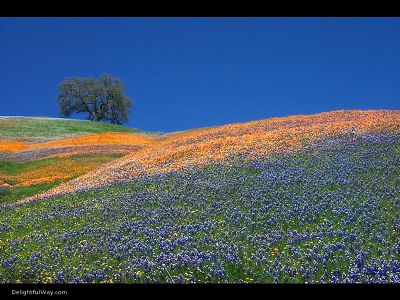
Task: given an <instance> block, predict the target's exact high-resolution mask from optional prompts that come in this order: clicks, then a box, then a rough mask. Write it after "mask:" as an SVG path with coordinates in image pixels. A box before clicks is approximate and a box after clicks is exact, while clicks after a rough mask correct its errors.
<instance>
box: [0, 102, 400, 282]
mask: <svg viewBox="0 0 400 300" xmlns="http://www.w3.org/2000/svg"><path fill="white" fill-rule="evenodd" d="M104 134H106V135H107V134H108V133H104ZM132 135H133V136H132V137H131V138H132V140H131V142H132V143H136V146H137V148H135V149H133V148H132V149H130V150H129V149H128V150H126V152H125V153H124V155H123V156H122V157H121V156H120V157H119V158H118V157H114V158H113V159H111V158H107V159H109V160H108V162H106V159H104V161H102V162H101V163H100V162H99V163H98V164H97V165H96V166H92V167H90V168H91V171H85V172H84V173H85V174H84V175H81V176H78V177H76V178H75V179H73V180H63V183H61V184H60V185H58V186H55V187H53V188H51V189H49V190H47V191H45V192H44V193H39V192H38V194H39V195H36V196H34V197H28V198H25V200H23V201H18V200H21V199H22V198H18V199H17V198H14V200H9V201H3V204H0V253H1V255H0V262H1V264H0V282H2V283H10V282H42V283H65V282H70V283H71V282H72V283H100V282H101V283H115V282H122V283H204V282H205V283H210V282H211V283H304V282H307V283H400V263H399V262H400V237H399V234H398V233H399V231H400V201H399V199H400V111H383V110H382V111H372V110H371V111H335V112H328V113H321V114H315V115H301V116H290V117H285V118H273V119H267V120H261V121H254V122H248V123H241V124H230V125H225V126H220V127H213V128H205V129H197V130H190V131H186V132H179V133H175V134H169V135H164V136H147V135H146V136H145V138H143V135H141V136H140V137H139V136H136V135H135V134H132ZM108 138H109V141H110V144H109V145H108V146H105V148H107V147H110V148H112V146H111V145H114V146H115V145H118V144H115V142H116V141H118V143H120V142H121V140H122V137H118V138H117V137H108ZM85 140H86V141H85ZM99 141H103V142H104V141H105V140H104V139H103V140H101V139H100V140H99ZM84 142H85V143H87V144H90V143H92V146H93V145H98V143H97V142H96V138H94V137H93V136H92V137H90V135H89V136H88V138H87V139H85V138H82V139H81V138H72V140H70V138H65V139H60V140H58V141H57V143H62V144H63V146H62V147H75V146H76V144H77V143H78V144H79V143H84ZM43 143H50V144H45V146H44V147H45V148H40V147H39V148H40V149H47V147H50V148H51V147H56V148H57V147H58V146H59V145H60V144H56V145H54V144H52V143H53V142H43ZM113 143H114V144H113ZM139 144H140V145H139ZM103 145H106V144H103ZM127 146H129V145H127ZM118 147H119V146H116V148H118ZM36 150H37V149H31V150H29V151H36ZM23 151H25V150H23ZM23 151H22V152H23ZM25 152H27V151H25ZM16 153H18V151H17V152H16ZM60 153H61V152H60ZM89 157H90V156H86V155H83V156H82V155H75V154H73V155H72V156H70V157H67V158H61V157H56V158H45V159H34V160H30V161H29V162H28V163H25V166H24V167H21V166H20V167H19V169H18V170H17V171H16V170H15V169H14V167H13V165H12V164H14V163H10V162H9V163H8V165H7V167H4V168H3V169H2V170H3V172H6V173H7V174H8V176H11V175H12V174H16V173H17V172H21V173H19V174H22V173H24V172H30V170H35V171H34V172H31V173H24V174H25V175H23V176H26V177H23V176H22V175H21V177H19V179H18V180H19V183H20V184H23V183H24V182H27V181H28V178H30V177H31V176H34V174H37V173H39V171H40V170H46V168H47V164H48V163H49V161H48V160H51V159H57V163H58V164H59V165H62V164H61V160H62V159H74V160H77V159H82V161H77V162H76V164H71V166H72V165H74V166H81V165H82V164H83V162H84V161H88V160H89ZM92 157H95V158H96V159H100V156H96V155H95V156H92ZM30 164H34V166H32V167H31V165H30ZM64 167H65V170H67V169H68V168H67V167H66V165H65V166H64ZM30 168H31V169H30ZM72 169H73V167H71V170H72ZM45 173H46V174H49V173H51V172H48V171H46V172H45ZM41 177H45V175H44V174H42V175H41Z"/></svg>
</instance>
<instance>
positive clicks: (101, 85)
mask: <svg viewBox="0 0 400 300" xmlns="http://www.w3.org/2000/svg"><path fill="white" fill-rule="evenodd" d="M58 88H59V94H58V102H59V105H60V114H61V115H62V116H64V117H69V116H71V114H73V113H88V114H89V115H88V119H89V120H92V121H96V122H99V121H102V120H104V121H109V122H110V123H112V124H120V125H121V124H123V123H127V122H128V117H129V111H130V108H131V106H132V100H131V99H129V98H128V97H126V96H125V94H124V87H123V85H122V82H121V81H120V80H119V79H116V78H113V77H111V76H109V75H103V76H101V77H100V78H98V79H94V78H79V77H73V78H67V79H65V80H64V81H63V82H61V83H60V85H59V86H58Z"/></svg>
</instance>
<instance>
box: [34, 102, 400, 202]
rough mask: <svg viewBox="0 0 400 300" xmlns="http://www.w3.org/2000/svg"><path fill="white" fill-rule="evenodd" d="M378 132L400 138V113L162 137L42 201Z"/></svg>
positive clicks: (346, 114) (324, 116)
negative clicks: (149, 176)
mask: <svg viewBox="0 0 400 300" xmlns="http://www.w3.org/2000/svg"><path fill="white" fill-rule="evenodd" d="M379 132H387V133H395V134H399V132H400V111H388V110H369V111H360V110H357V111H334V112H327V113H320V114H315V115H297V116H290V117H284V118H272V119H267V120H261V121H253V122H247V123H241V124H230V125H225V126H219V127H213V128H207V129H196V130H191V131H186V132H181V133H176V134H171V135H168V136H167V137H165V138H163V139H158V140H156V141H154V142H153V143H152V144H151V145H149V146H147V147H144V148H142V149H139V150H138V151H135V152H133V153H131V154H128V155H126V156H124V157H122V158H120V159H117V160H114V161H112V162H110V163H108V164H106V165H104V166H103V167H101V168H98V169H96V170H94V171H93V172H89V173H87V174H85V175H84V176H82V177H80V178H77V179H75V180H72V181H70V182H66V183H65V184H63V185H61V186H59V187H56V188H54V189H52V190H50V191H49V192H47V193H45V194H43V195H40V196H39V197H48V196H54V195H60V194H66V193H71V192H77V191H81V190H87V189H92V188H98V187H102V186H108V185H112V184H114V183H118V182H121V181H129V180H131V179H133V178H137V177H140V176H148V175H155V174H163V173H169V172H174V171H179V170H182V169H185V168H199V167H202V166H205V165H208V164H212V163H219V162H226V161H227V160H231V159H235V158H236V157H239V158H240V159H246V160H254V159H257V158H258V157H265V156H268V155H273V154H285V155H286V154H291V153H299V152H302V151H307V149H309V148H310V147H311V148H313V147H315V146H316V145H317V146H318V143H319V141H324V140H326V139H329V140H330V141H329V143H333V144H338V145H339V146H340V147H346V144H347V143H348V141H349V140H351V139H352V138H353V137H357V136H361V135H365V134H368V133H379ZM341 136H345V137H346V139H345V140H344V142H343V141H342V142H341ZM341 143H342V144H341ZM321 147H322V146H321ZM324 147H325V146H324Z"/></svg>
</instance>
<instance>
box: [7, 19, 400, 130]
mask: <svg viewBox="0 0 400 300" xmlns="http://www.w3.org/2000/svg"><path fill="white" fill-rule="evenodd" d="M0 70H1V72H0V81H1V89H0V115H23V116H51V117H57V116H58V106H57V101H56V98H57V85H58V83H59V82H61V81H62V80H63V79H64V78H66V77H71V76H80V77H89V76H90V77H98V76H99V75H102V74H111V75H113V76H115V77H118V78H120V79H121V80H122V81H123V82H124V85H125V90H126V94H127V95H128V96H129V97H131V98H132V99H133V100H134V105H133V108H132V112H131V115H130V121H129V123H128V126H130V127H136V128H141V129H145V130H156V131H165V132H169V131H178V130H185V129H190V128H197V127H208V126H215V125H222V124H227V123H236V122H245V121H250V120H258V119H265V118H269V117H275V116H287V115H292V114H310V113H318V112H322V111H331V110H337V109H400V18H0ZM82 118H85V116H82Z"/></svg>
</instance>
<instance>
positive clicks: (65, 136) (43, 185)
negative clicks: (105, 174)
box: [0, 117, 158, 203]
mask: <svg viewBox="0 0 400 300" xmlns="http://www.w3.org/2000/svg"><path fill="white" fill-rule="evenodd" d="M157 136H158V135H157V134H154V133H145V132H143V131H140V130H136V129H131V128H126V127H123V126H117V125H111V124H105V123H95V122H91V121H80V120H65V119H51V118H22V117H18V118H14V117H0V189H1V190H0V203H5V202H7V203H9V202H14V201H16V200H21V199H23V198H25V197H27V196H31V195H35V194H37V193H39V192H41V191H45V190H47V189H49V188H51V187H54V186H56V185H59V184H60V183H62V182H65V181H68V180H70V179H73V178H76V177H79V176H81V175H83V174H85V173H87V172H89V171H92V170H94V169H95V168H96V167H98V166H100V165H102V164H104V163H105V162H109V161H111V160H114V159H116V158H118V157H121V156H123V155H125V154H127V153H131V152H133V151H136V150H138V149H139V148H141V147H143V146H145V145H147V144H149V143H150V142H151V141H152V140H153V139H154V138H156V137H157Z"/></svg>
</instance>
